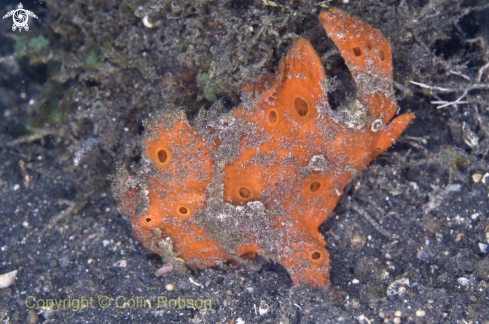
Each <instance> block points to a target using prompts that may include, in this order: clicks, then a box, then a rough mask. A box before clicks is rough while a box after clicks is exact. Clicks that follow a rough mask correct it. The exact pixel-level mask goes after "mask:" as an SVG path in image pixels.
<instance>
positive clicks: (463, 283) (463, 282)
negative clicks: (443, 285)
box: [457, 277, 470, 287]
mask: <svg viewBox="0 0 489 324" xmlns="http://www.w3.org/2000/svg"><path fill="white" fill-rule="evenodd" d="M457 282H458V284H459V285H460V286H462V287H468V286H469V284H470V281H469V279H467V278H465V277H460V278H458V279H457Z"/></svg>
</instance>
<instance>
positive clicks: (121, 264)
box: [114, 260, 127, 268]
mask: <svg viewBox="0 0 489 324" xmlns="http://www.w3.org/2000/svg"><path fill="white" fill-rule="evenodd" d="M114 267H117V268H125V267H127V261H126V260H119V261H117V262H116V263H114Z"/></svg>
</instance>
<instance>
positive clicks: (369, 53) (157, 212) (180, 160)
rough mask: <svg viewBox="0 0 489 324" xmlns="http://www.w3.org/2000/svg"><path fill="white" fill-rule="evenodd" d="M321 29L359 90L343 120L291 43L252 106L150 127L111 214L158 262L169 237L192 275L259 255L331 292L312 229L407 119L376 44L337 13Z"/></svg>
mask: <svg viewBox="0 0 489 324" xmlns="http://www.w3.org/2000/svg"><path fill="white" fill-rule="evenodd" d="M319 19H320V22H321V24H322V25H323V27H324V29H325V30H326V32H327V33H328V35H329V37H331V39H332V40H333V41H334V42H335V44H336V45H337V47H338V49H339V51H340V53H341V55H342V56H343V58H344V59H345V62H346V64H347V66H348V68H349V69H350V72H351V74H352V77H353V79H354V80H355V82H356V84H357V94H356V98H353V99H354V101H352V103H351V107H349V108H348V107H346V108H345V109H344V110H345V111H344V112H343V115H341V113H340V112H335V111H332V110H331V109H330V107H329V104H328V100H327V96H326V95H325V91H327V89H326V90H325V89H324V86H322V85H324V83H325V80H326V74H325V71H324V68H323V66H322V64H321V60H320V58H319V57H318V55H317V53H316V51H315V50H314V49H313V47H312V46H311V44H310V42H309V41H308V40H306V39H305V38H302V37H299V39H297V40H296V41H295V42H294V44H293V45H292V47H291V49H290V50H289V51H288V53H287V55H286V56H285V58H284V59H283V60H282V61H281V62H280V65H279V68H278V70H277V75H276V78H275V82H274V83H273V84H272V85H271V87H270V88H269V89H268V90H266V91H264V92H263V93H262V94H260V95H259V96H258V99H257V100H256V101H255V102H253V103H252V104H248V105H247V104H243V105H242V106H241V107H238V108H235V109H234V110H233V111H232V112H231V113H229V114H228V115H226V116H225V117H222V118H221V117H219V116H217V117H216V116H214V117H208V118H207V117H206V118H203V119H202V120H201V121H200V124H199V123H196V125H193V126H191V125H190V124H189V123H188V121H187V120H186V118H185V116H184V115H183V114H180V115H178V116H177V117H176V118H173V119H174V120H173V121H172V122H167V123H166V125H165V126H163V124H164V123H163V121H164V120H165V116H162V117H159V119H157V120H155V121H153V122H152V123H151V125H150V127H149V129H148V131H147V134H146V135H145V139H144V142H143V161H144V163H142V164H143V165H142V166H141V169H145V170H146V171H142V172H140V174H139V176H138V178H137V181H136V182H137V183H138V185H137V186H134V185H131V186H129V185H127V187H128V189H127V191H126V194H125V195H124V196H123V197H122V202H121V205H120V209H121V210H123V211H124V212H126V213H128V214H129V215H130V216H131V219H132V223H133V231H134V235H135V236H136V237H137V238H138V239H139V240H140V241H141V242H142V243H143V244H144V245H145V246H146V247H148V248H149V249H151V250H152V251H154V252H156V253H159V254H161V255H162V256H164V257H165V254H164V253H162V252H161V250H160V248H159V246H160V245H159V244H160V243H161V240H164V239H165V238H168V237H169V238H171V240H172V248H173V252H174V254H175V255H176V256H177V257H178V258H180V259H183V260H184V261H185V263H186V265H187V266H190V267H200V268H202V267H210V266H213V265H216V263H218V262H224V261H229V260H243V259H245V258H249V257H253V256H254V255H255V254H260V255H263V256H264V257H266V258H268V259H270V260H273V261H276V262H278V263H280V264H282V265H283V266H284V267H285V268H286V269H287V271H288V272H289V274H290V276H291V278H292V280H293V282H294V283H295V284H301V285H309V286H324V285H326V284H328V282H329V255H328V252H327V251H326V249H325V246H326V242H325V240H324V238H323V236H322V235H321V234H320V233H319V232H318V227H319V226H320V224H321V223H322V222H323V221H324V220H325V219H326V218H327V217H328V215H329V214H330V213H331V212H332V211H333V209H334V207H335V205H336V203H337V202H338V199H339V198H340V196H341V194H342V192H343V188H344V187H345V186H346V184H347V183H348V182H349V181H350V180H351V179H352V178H353V177H354V176H355V174H357V173H358V172H359V171H360V170H361V169H363V168H364V167H365V166H367V165H368V164H369V163H370V162H371V161H372V160H373V159H374V158H375V157H376V156H378V155H379V154H380V153H382V152H383V151H384V150H386V149H387V148H388V147H390V146H391V145H392V143H394V141H395V139H396V138H397V137H398V136H399V135H400V134H401V133H402V132H403V130H404V129H405V128H406V127H407V125H408V124H409V122H410V121H411V120H412V119H413V118H414V115H412V114H404V115H400V116H398V117H396V118H394V119H393V120H392V118H393V116H394V115H395V113H396V111H397V110H398V107H397V105H396V103H395V99H394V94H393V89H392V58H391V50H390V46H389V43H388V42H387V40H386V39H385V38H384V37H383V35H382V34H381V32H380V31H378V30H376V29H373V28H372V27H370V26H369V25H367V24H366V23H364V22H362V21H360V20H359V19H357V18H354V17H351V16H349V15H348V14H346V13H344V12H342V11H341V10H339V9H335V8H333V9H331V10H329V11H328V12H322V13H321V14H320V17H319ZM347 110H348V111H347ZM345 116H349V117H345ZM352 116H353V117H352ZM197 124H199V125H200V126H199V125H197ZM231 137H233V138H234V139H230V138H231ZM134 181H135V179H133V178H128V179H127V182H128V183H129V182H131V183H134ZM129 187H130V188H129ZM141 192H143V193H144V194H143V195H141ZM141 197H144V199H143V198H141ZM143 200H145V201H144V202H143ZM138 204H140V205H144V208H143V211H141V212H137V211H136V209H137V208H136V205H138ZM154 228H157V229H159V230H160V232H158V233H160V234H158V235H160V236H159V237H157V238H155V237H154V234H152V232H151V230H152V229H154Z"/></svg>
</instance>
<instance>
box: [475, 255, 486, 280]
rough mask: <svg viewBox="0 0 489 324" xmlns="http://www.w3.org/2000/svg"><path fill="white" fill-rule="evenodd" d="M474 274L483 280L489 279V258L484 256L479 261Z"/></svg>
mask: <svg viewBox="0 0 489 324" xmlns="http://www.w3.org/2000/svg"><path fill="white" fill-rule="evenodd" d="M474 274H475V276H476V277H477V278H479V279H481V280H488V279H489V258H484V259H482V260H480V261H479V262H477V264H476V266H475V270H474Z"/></svg>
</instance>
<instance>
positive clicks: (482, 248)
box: [479, 243, 488, 253]
mask: <svg viewBox="0 0 489 324" xmlns="http://www.w3.org/2000/svg"><path fill="white" fill-rule="evenodd" d="M487 247H488V245H487V244H484V243H479V249H480V250H481V252H482V253H487Z"/></svg>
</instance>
